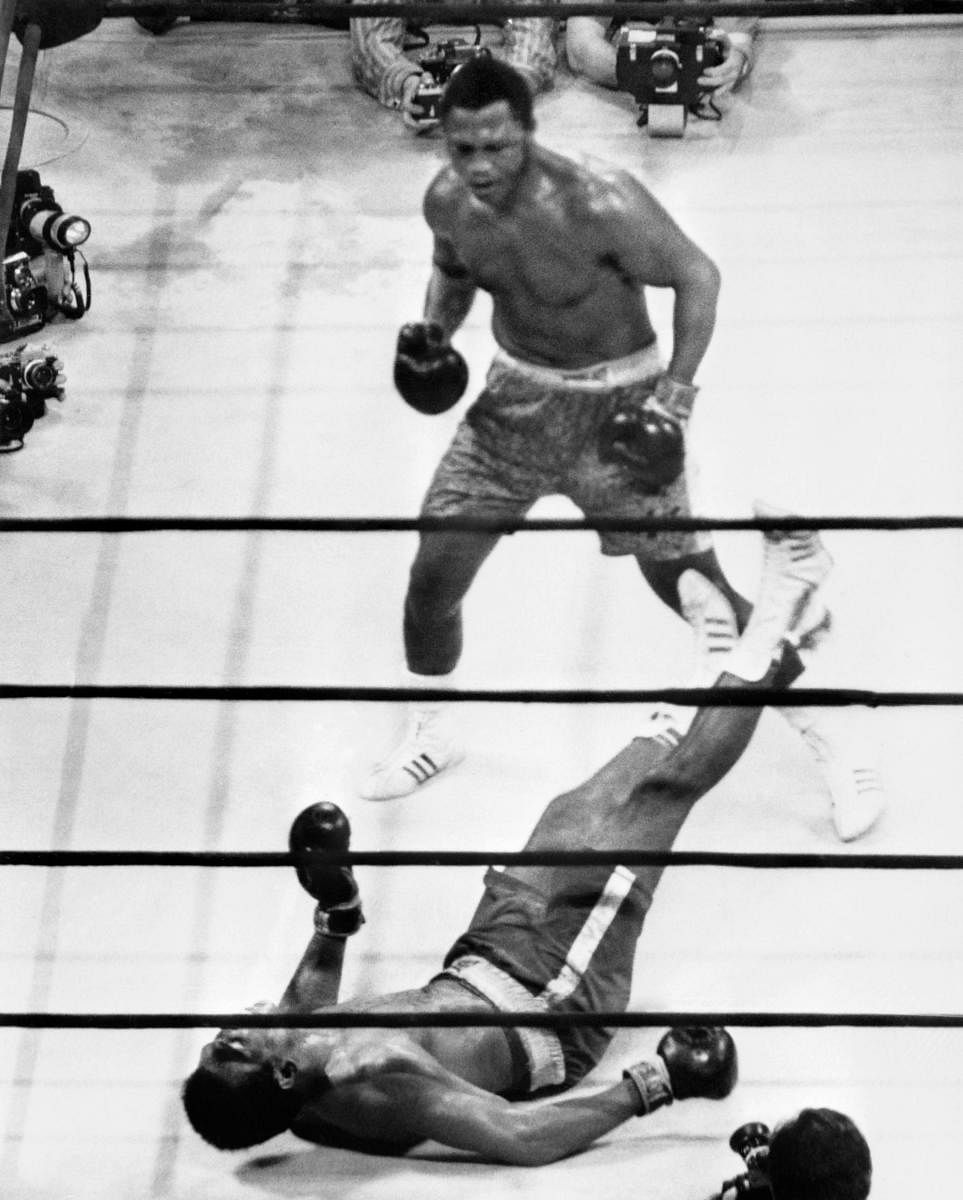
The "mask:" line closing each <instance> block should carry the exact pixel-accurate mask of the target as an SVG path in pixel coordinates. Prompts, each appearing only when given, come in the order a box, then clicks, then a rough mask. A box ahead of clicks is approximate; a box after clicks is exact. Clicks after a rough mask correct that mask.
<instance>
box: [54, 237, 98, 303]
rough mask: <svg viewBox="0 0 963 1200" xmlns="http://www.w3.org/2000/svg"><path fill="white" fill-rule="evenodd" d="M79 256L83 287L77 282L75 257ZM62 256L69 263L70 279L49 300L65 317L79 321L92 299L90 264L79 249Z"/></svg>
mask: <svg viewBox="0 0 963 1200" xmlns="http://www.w3.org/2000/svg"><path fill="white" fill-rule="evenodd" d="M77 256H79V257H80V261H81V262H82V263H83V288H81V286H80V285H79V284H78V282H77V265H76V262H75V258H76V257H77ZM64 258H65V259H66V261H67V262H68V263H69V265H70V280H69V282H68V283H66V284H65V285H64V290H63V291H62V292H61V293H60V295H59V296H57V297H56V298H55V299H53V300H51V304H52V305H53V307H54V308H55V309H56V310H57V312H59V313H62V314H63V315H64V316H65V317H69V318H70V320H71V321H79V320H80V318H81V317H82V316H83V315H84V313H85V312H88V311H89V309H90V303H91V299H92V293H91V287H90V266H89V265H88V263H87V259H86V258H85V257H84V255H83V254H82V253H81V252H80V251H79V250H71V251H70V252H69V253H66V254H64Z"/></svg>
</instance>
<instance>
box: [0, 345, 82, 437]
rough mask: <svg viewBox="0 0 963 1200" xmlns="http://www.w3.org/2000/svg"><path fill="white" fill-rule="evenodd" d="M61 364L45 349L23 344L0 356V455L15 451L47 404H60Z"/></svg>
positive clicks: (62, 390)
mask: <svg viewBox="0 0 963 1200" xmlns="http://www.w3.org/2000/svg"><path fill="white" fill-rule="evenodd" d="M66 382H67V379H66V376H65V375H64V374H63V363H62V362H61V361H60V359H59V358H57V357H56V355H54V354H52V353H51V352H50V349H49V347H47V346H42V345H41V346H37V345H28V344H26V343H24V344H23V345H22V346H17V348H16V349H15V350H9V351H7V352H6V353H4V354H0V453H9V452H10V451H11V450H19V449H20V448H21V447H22V446H23V439H24V437H25V436H26V435H27V434H28V433H29V432H30V430H31V429H32V428H33V423H34V421H36V420H39V418H40V417H42V416H44V414H45V413H46V411H47V401H48V400H62V399H63V395H64V384H65V383H66Z"/></svg>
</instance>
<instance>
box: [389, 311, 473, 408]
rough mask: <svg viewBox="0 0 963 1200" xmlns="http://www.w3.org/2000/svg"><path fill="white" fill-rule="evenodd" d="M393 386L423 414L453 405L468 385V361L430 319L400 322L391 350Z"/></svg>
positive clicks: (440, 328)
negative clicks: (396, 339)
mask: <svg viewBox="0 0 963 1200" xmlns="http://www.w3.org/2000/svg"><path fill="white" fill-rule="evenodd" d="M394 379H395V387H396V388H397V389H398V391H399V392H400V393H401V396H402V398H403V399H404V400H405V401H406V402H407V403H408V404H410V405H411V407H412V408H414V409H417V411H418V412H420V413H425V414H426V415H427V416H437V415H438V414H439V413H443V412H447V411H448V410H449V409H450V408H453V407H454V406H455V405H456V404H457V403H458V401H459V400H460V399H461V398H462V396H463V395H464V394H465V389H466V388H467V387H468V364H467V363H466V362H465V360H464V359H463V358H462V356H461V355H460V354H459V353H458V351H457V350H456V349H455V348H454V347H453V346H451V345H449V344H448V342H447V341H446V340H445V331H444V330H443V329H442V327H441V326H440V325H437V324H435V322H433V321H428V322H425V321H414V322H412V323H411V324H408V325H402V327H401V332H400V333H399V334H398V348H397V352H396V354H395V369H394Z"/></svg>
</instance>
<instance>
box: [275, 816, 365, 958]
mask: <svg viewBox="0 0 963 1200" xmlns="http://www.w3.org/2000/svg"><path fill="white" fill-rule="evenodd" d="M350 842H351V826H350V824H349V823H348V818H347V817H346V816H345V815H344V813H343V812H342V811H341V809H340V808H339V807H338V806H337V804H329V803H328V802H327V801H323V800H322V801H320V802H319V803H317V804H311V805H309V806H308V807H307V808H306V809H304V810H303V811H302V812H300V813H298V815H297V816H296V817H295V819H294V822H293V823H292V825H291V831H290V833H289V834H288V847H289V848H290V851H291V853H292V854H295V855H304V854H310V853H311V852H328V853H335V852H340V851H345V850H347V849H348V846H349V845H350ZM295 870H296V872H297V876H298V882H299V883H300V884H301V886H302V887H303V888H304V890H305V891H306V892H307V893H308V895H310V896H313V897H314V899H315V900H317V902H318V905H317V908H316V909H315V912H314V927H315V929H316V930H317V931H318V933H321V934H324V935H325V936H326V937H335V938H346V937H350V936H351V935H352V934H353V933H357V932H358V930H359V929H360V928H361V926H362V925H363V924H364V914H363V913H362V911H361V894H360V892H359V891H358V884H357V882H356V880H355V877H354V872H353V871H352V870H351V867H350V866H329V865H327V864H321V863H313V862H299V863H297V865H296V866H295Z"/></svg>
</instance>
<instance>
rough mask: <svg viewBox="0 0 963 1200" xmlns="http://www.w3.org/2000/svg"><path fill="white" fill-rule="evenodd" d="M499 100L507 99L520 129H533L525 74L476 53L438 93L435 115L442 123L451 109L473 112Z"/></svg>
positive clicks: (533, 124)
mask: <svg viewBox="0 0 963 1200" xmlns="http://www.w3.org/2000/svg"><path fill="white" fill-rule="evenodd" d="M499 100H504V101H506V102H507V104H508V107H509V109H510V110H511V114H512V116H513V117H514V118H515V120H516V121H517V122H518V123H519V125H521V126H522V128H523V129H534V128H535V113H534V106H533V104H532V93H531V90H530V89H529V86H528V84H527V83H526V82H525V77H524V76H523V75H522V74H521V73H520V72H519V71H516V70H515V68H514V67H511V66H509V65H508V63H506V62H502V60H501V59H499V58H494V57H493V56H492V55H491V54H479V55H478V56H477V57H475V58H470V59H469V60H468V62H466V63H465V64H464V66H461V67H459V68H458V70H457V71H456V72H455V73H454V75H452V77H451V79H449V80H448V83H447V85H446V87H445V90H444V91H443V92H442V94H441V99H440V100H439V102H438V115H439V117H440V119H441V123H442V125H444V123H445V121H446V120H447V118H448V114H449V113H450V112H451V110H452V109H453V108H467V109H470V110H472V111H474V112H477V111H478V110H479V109H481V108H487V107H488V106H489V104H497V103H498V101H499Z"/></svg>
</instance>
